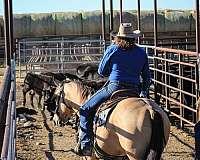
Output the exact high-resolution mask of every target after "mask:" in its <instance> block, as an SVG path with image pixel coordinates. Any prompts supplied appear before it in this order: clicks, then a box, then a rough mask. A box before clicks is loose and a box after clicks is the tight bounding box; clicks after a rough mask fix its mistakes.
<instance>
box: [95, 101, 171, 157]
mask: <svg viewBox="0 0 200 160" xmlns="http://www.w3.org/2000/svg"><path fill="white" fill-rule="evenodd" d="M148 101H151V100H147V102H148ZM147 102H145V101H144V100H143V99H141V98H127V99H125V100H122V101H121V102H119V103H118V105H117V107H116V108H115V109H114V110H113V112H112V114H111V115H110V118H109V120H108V123H107V124H106V127H98V128H97V130H96V131H97V132H96V134H97V136H96V137H97V138H96V141H97V144H98V145H99V147H100V148H101V149H102V150H103V151H104V152H106V153H108V154H111V155H112V154H114V153H115V152H116V148H117V150H118V151H117V152H118V153H115V154H114V155H125V154H128V153H129V152H130V153H129V154H128V156H129V157H133V155H135V156H136V157H140V158H141V157H144V156H146V155H147V152H148V151H147V150H148V147H149V144H150V142H151V134H152V128H151V127H152V121H151V117H152V113H153V111H151V110H152V108H156V109H157V107H158V106H154V105H153V106H149V104H148V103H147ZM159 112H163V111H162V110H159ZM164 114H165V113H164ZM161 117H162V119H163V121H165V123H163V126H164V133H165V140H166V141H167V140H168V137H169V120H168V118H167V119H166V117H165V116H163V113H162V114H161ZM161 123H162V122H161ZM113 137H115V138H113ZM117 140H119V142H116V141H117ZM115 143H116V148H115V151H113V146H114V145H115ZM117 144H118V145H119V146H117ZM162 147H164V146H162ZM124 150H125V152H124Z"/></svg>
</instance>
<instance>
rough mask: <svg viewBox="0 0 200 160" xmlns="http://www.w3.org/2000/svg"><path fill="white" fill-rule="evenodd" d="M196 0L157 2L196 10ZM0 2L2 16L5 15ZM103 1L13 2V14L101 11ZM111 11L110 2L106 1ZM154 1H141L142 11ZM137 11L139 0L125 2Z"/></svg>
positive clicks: (125, 7)
mask: <svg viewBox="0 0 200 160" xmlns="http://www.w3.org/2000/svg"><path fill="white" fill-rule="evenodd" d="M195 1H196V0H157V6H158V8H159V9H183V10H186V9H195ZM3 2H4V0H0V15H3V13H4V11H3ZM101 2H102V0H13V13H14V14H21V13H49V12H68V11H75V12H77V11H93V10H101ZM105 2H106V9H109V2H110V0H105ZM153 3H154V0H141V10H152V9H153ZM113 9H115V10H119V0H113ZM132 9H137V0H123V10H132Z"/></svg>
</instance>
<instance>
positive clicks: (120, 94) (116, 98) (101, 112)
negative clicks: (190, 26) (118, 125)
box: [94, 89, 139, 126]
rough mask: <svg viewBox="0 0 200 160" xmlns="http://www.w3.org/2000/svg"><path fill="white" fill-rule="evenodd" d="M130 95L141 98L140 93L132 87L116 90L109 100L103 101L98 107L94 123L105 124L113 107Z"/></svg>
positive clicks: (97, 124)
mask: <svg viewBox="0 0 200 160" xmlns="http://www.w3.org/2000/svg"><path fill="white" fill-rule="evenodd" d="M130 97H137V98H139V95H138V93H137V92H136V91H134V90H132V89H123V90H118V91H115V92H114V93H113V94H112V95H111V97H110V99H109V100H107V101H106V102H104V103H102V104H101V105H100V107H99V108H98V110H97V112H96V114H95V120H94V124H95V125H96V126H101V125H103V124H105V123H106V122H107V120H108V118H109V116H110V115H111V113H112V111H113V109H114V108H115V107H116V106H117V104H118V103H119V102H120V101H122V100H124V99H126V98H130Z"/></svg>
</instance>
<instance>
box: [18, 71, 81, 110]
mask: <svg viewBox="0 0 200 160" xmlns="http://www.w3.org/2000/svg"><path fill="white" fill-rule="evenodd" d="M66 78H70V79H80V78H78V77H77V76H76V75H72V74H69V73H52V72H44V73H41V74H34V73H27V75H26V77H25V79H24V84H23V85H22V92H23V98H24V99H23V105H24V106H25V104H26V93H27V92H29V91H30V92H29V95H30V100H31V106H32V107H34V105H33V96H34V95H35V93H36V94H38V96H39V99H38V107H40V106H41V98H42V96H43V93H45V92H44V91H45V89H46V88H48V87H50V86H51V87H56V84H55V80H58V81H59V82H60V81H63V80H65V79H66Z"/></svg>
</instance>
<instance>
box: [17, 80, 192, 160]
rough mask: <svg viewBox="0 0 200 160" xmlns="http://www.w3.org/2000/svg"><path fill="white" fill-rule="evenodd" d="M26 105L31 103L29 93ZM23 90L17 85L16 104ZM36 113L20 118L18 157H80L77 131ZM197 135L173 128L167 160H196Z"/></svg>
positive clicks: (38, 159)
mask: <svg viewBox="0 0 200 160" xmlns="http://www.w3.org/2000/svg"><path fill="white" fill-rule="evenodd" d="M27 101H28V103H27V105H26V107H29V108H31V107H30V102H29V100H28V95H27ZM21 104H22V93H21V89H20V87H19V83H18V86H17V107H22V105H21ZM34 110H35V111H36V112H37V114H34V115H30V117H31V118H30V120H29V121H21V120H20V121H17V139H16V141H17V142H16V149H17V159H19V160H46V159H48V160H78V159H79V157H78V156H76V155H75V154H74V153H73V151H72V148H73V147H74V146H75V144H76V143H75V142H76V140H75V131H74V130H73V129H71V127H70V126H64V127H55V126H54V125H53V124H52V122H51V121H49V114H48V113H47V112H46V111H45V112H41V111H40V110H39V109H36V108H34ZM193 154H194V137H193V133H189V132H186V131H183V130H180V129H178V128H177V127H176V126H172V127H171V133H170V140H169V141H168V145H167V147H166V148H165V151H164V153H163V155H162V157H163V159H164V160H193V159H194V157H193Z"/></svg>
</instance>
